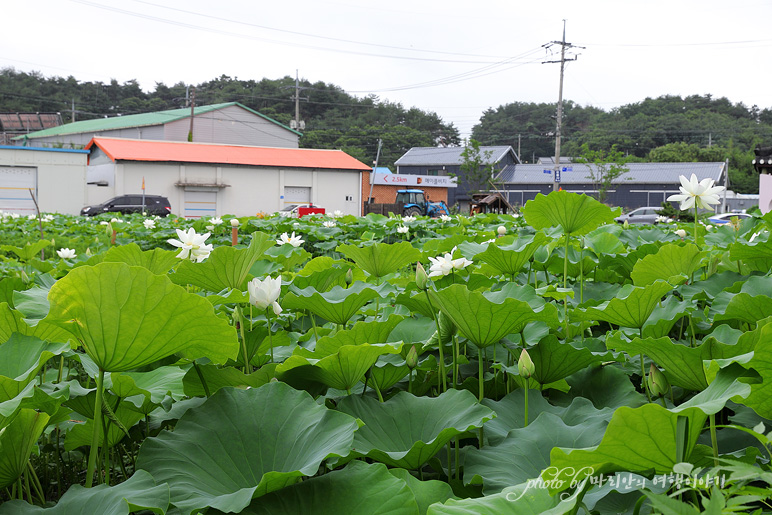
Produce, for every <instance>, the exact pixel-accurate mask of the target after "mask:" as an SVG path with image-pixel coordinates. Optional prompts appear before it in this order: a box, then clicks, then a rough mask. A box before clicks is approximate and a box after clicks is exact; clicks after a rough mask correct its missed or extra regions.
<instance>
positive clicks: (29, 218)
mask: <svg viewBox="0 0 772 515" xmlns="http://www.w3.org/2000/svg"><path fill="white" fill-rule="evenodd" d="M35 218H37V216H35V215H27V219H28V220H34V219H35Z"/></svg>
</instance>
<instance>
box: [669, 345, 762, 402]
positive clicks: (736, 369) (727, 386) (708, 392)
mask: <svg viewBox="0 0 772 515" xmlns="http://www.w3.org/2000/svg"><path fill="white" fill-rule="evenodd" d="M750 356H751V355H750V354H748V355H746V356H745V357H741V359H742V358H750ZM743 361H747V360H746V359H743ZM747 363H750V362H747ZM747 363H746V364H745V365H740V364H739V363H736V362H734V360H732V359H729V360H717V361H710V362H708V361H706V362H705V365H706V367H707V368H708V377H712V380H711V382H710V385H708V387H707V388H705V389H704V390H703V391H701V392H700V393H698V394H697V395H695V396H694V397H692V398H691V399H689V400H688V401H686V402H684V403H683V404H679V405H678V406H676V407H674V408H672V409H671V410H670V411H672V412H674V413H679V412H682V411H685V410H688V409H691V408H693V407H694V408H697V409H699V410H701V411H702V412H703V413H704V414H706V415H714V414H716V413H718V412H719V411H721V410H722V409H723V408H724V406H725V405H726V403H727V401H728V400H729V399H732V400H733V401H736V402H739V401H741V399H744V398H746V397H748V396H749V395H750V393H751V384H749V383H755V384H759V383H760V382H761V380H762V378H761V376H760V375H759V374H758V372H756V371H755V370H748V369H746V368H744V367H745V366H748V364H747ZM719 366H721V367H723V368H719Z"/></svg>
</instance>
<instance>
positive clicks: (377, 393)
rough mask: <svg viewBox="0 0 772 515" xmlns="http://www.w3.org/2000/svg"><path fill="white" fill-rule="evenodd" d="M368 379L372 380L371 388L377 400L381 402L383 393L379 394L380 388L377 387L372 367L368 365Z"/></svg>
mask: <svg viewBox="0 0 772 515" xmlns="http://www.w3.org/2000/svg"><path fill="white" fill-rule="evenodd" d="M373 366H375V365H373ZM370 379H372V380H373V390H375V393H376V395H378V400H379V401H381V402H383V395H381V389H380V388H379V387H378V381H376V379H375V376H374V375H373V367H370Z"/></svg>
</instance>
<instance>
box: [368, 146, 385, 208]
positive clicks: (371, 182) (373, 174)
mask: <svg viewBox="0 0 772 515" xmlns="http://www.w3.org/2000/svg"><path fill="white" fill-rule="evenodd" d="M381 145H383V140H382V139H381V138H378V150H377V151H376V152H375V162H374V163H373V173H371V174H370V196H369V197H367V203H368V204H370V203H372V198H373V186H374V185H375V171H376V170H377V169H378V160H379V159H380V158H381Z"/></svg>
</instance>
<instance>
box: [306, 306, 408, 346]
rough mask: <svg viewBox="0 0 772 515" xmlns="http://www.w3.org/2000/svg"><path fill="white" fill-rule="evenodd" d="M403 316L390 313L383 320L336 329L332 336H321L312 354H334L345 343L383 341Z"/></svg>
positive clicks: (358, 343)
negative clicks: (342, 329)
mask: <svg viewBox="0 0 772 515" xmlns="http://www.w3.org/2000/svg"><path fill="white" fill-rule="evenodd" d="M402 320H404V317H402V316H399V315H391V316H389V318H388V319H387V320H385V321H372V322H357V323H356V324H354V326H353V327H352V328H351V329H346V330H344V331H338V332H336V333H335V334H333V335H332V336H323V337H322V338H320V339H319V341H318V342H317V344H316V348H315V349H314V354H317V355H319V356H329V355H330V354H335V353H336V352H338V349H340V348H341V347H343V346H345V345H361V344H363V343H385V342H387V341H389V334H391V332H392V331H393V330H394V328H395V327H396V326H397V324H399V323H400V322H401V321H402Z"/></svg>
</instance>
